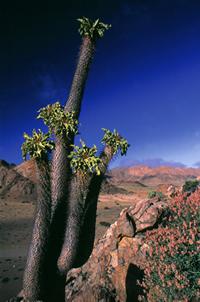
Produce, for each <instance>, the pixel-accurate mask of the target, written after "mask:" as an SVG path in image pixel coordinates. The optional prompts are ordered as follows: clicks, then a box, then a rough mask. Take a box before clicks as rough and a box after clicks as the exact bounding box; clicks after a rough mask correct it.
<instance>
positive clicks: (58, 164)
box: [51, 138, 71, 220]
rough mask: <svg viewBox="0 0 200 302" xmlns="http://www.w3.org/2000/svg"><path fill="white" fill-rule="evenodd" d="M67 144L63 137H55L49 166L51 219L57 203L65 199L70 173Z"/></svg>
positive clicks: (57, 205)
mask: <svg viewBox="0 0 200 302" xmlns="http://www.w3.org/2000/svg"><path fill="white" fill-rule="evenodd" d="M69 145H70V143H68V144H67V146H66V144H65V142H64V139H61V138H57V139H56V147H55V150H54V153H53V159H52V166H51V191H52V193H51V196H52V210H51V217H52V220H53V219H54V215H56V211H57V210H58V207H59V204H60V203H62V202H64V201H66V196H67V184H68V181H69V179H70V174H71V173H70V172H71V171H70V166H69V160H68V155H69V152H70V151H71V148H70V147H69Z"/></svg>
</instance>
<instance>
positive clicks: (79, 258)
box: [73, 147, 113, 267]
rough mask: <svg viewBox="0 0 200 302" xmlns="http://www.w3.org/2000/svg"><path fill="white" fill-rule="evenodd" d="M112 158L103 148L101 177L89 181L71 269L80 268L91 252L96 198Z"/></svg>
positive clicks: (107, 148)
mask: <svg viewBox="0 0 200 302" xmlns="http://www.w3.org/2000/svg"><path fill="white" fill-rule="evenodd" d="M112 157H113V151H112V148H110V147H105V149H104V151H103V152H102V153H101V155H100V158H101V159H102V164H101V166H100V170H101V175H93V176H92V177H91V179H90V182H89V186H88V189H87V197H86V200H85V206H84V213H83V217H82V224H81V228H80V237H79V244H78V248H77V255H76V259H75V261H74V265H73V267H79V266H82V265H83V264H84V263H85V262H86V261H87V260H88V258H89V256H90V254H91V252H92V249H93V245H94V239H95V226H96V212H97V203H98V197H99V193H100V190H101V185H102V182H103V180H104V176H105V173H106V171H107V168H108V165H109V163H110V161H111V159H112Z"/></svg>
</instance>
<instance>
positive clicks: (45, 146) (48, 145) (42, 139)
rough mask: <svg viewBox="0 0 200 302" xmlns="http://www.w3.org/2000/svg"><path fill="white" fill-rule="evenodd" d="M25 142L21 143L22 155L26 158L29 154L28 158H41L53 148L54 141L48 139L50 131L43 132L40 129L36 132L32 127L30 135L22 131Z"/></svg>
mask: <svg viewBox="0 0 200 302" xmlns="http://www.w3.org/2000/svg"><path fill="white" fill-rule="evenodd" d="M24 139H25V142H24V143H23V144H22V147H21V150H22V157H23V159H24V160H26V157H27V155H28V154H29V156H30V158H35V159H42V158H43V157H44V155H46V154H48V153H49V152H50V151H51V150H52V149H54V142H53V141H52V140H50V133H46V134H44V133H43V132H42V131H41V130H40V129H39V130H38V132H37V131H36V130H35V129H34V130H33V132H32V137H31V136H29V135H28V134H27V133H24Z"/></svg>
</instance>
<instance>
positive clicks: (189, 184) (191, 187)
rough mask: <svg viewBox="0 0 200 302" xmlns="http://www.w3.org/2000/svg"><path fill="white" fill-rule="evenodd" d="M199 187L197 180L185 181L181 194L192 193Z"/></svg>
mask: <svg viewBox="0 0 200 302" xmlns="http://www.w3.org/2000/svg"><path fill="white" fill-rule="evenodd" d="M198 186H199V181H198V180H197V179H194V180H187V181H186V182H185V183H184V185H183V192H187V193H193V192H195V191H196V189H197V188H198Z"/></svg>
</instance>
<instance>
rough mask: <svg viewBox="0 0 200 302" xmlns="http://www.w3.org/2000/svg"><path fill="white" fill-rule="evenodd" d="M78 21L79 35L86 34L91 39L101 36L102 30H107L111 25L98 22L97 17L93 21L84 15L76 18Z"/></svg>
mask: <svg viewBox="0 0 200 302" xmlns="http://www.w3.org/2000/svg"><path fill="white" fill-rule="evenodd" d="M77 21H79V22H80V28H79V33H80V35H81V36H88V37H90V38H91V39H96V38H102V37H103V35H104V32H105V31H106V30H108V29H109V28H110V27H111V25H110V24H105V23H103V22H100V21H99V19H97V20H95V21H93V20H91V19H88V18H86V17H82V18H80V19H77Z"/></svg>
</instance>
